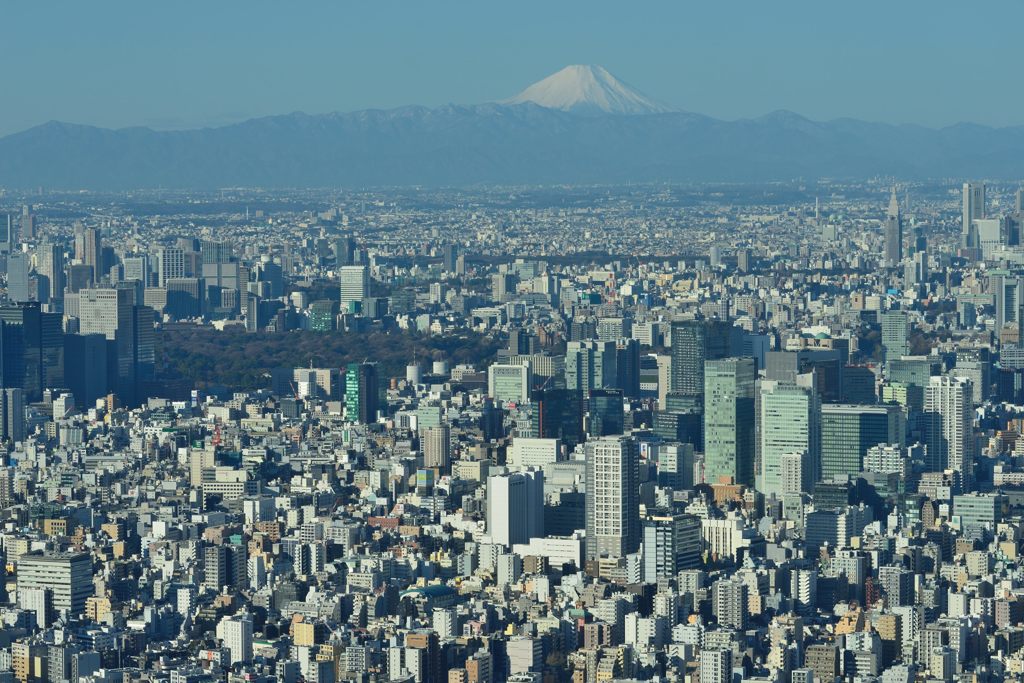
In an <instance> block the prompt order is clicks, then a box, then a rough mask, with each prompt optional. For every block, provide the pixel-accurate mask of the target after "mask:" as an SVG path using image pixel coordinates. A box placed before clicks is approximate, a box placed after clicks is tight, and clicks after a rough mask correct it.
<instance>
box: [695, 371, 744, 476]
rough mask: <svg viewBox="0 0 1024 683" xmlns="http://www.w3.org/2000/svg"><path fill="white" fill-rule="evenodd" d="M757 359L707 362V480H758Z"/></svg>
mask: <svg viewBox="0 0 1024 683" xmlns="http://www.w3.org/2000/svg"><path fill="white" fill-rule="evenodd" d="M754 381H755V371H754V359H753V358H722V359H719V360H709V361H707V362H706V363H705V364H704V382H703V385H704V481H706V482H708V483H716V482H718V481H719V479H720V478H721V477H730V478H731V479H732V480H733V481H734V482H736V483H739V484H748V485H752V484H753V483H754Z"/></svg>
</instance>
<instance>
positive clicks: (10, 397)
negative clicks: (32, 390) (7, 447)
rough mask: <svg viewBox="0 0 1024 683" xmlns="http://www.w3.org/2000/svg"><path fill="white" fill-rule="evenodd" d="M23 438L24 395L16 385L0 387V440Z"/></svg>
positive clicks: (10, 441)
mask: <svg viewBox="0 0 1024 683" xmlns="http://www.w3.org/2000/svg"><path fill="white" fill-rule="evenodd" d="M24 439H25V395H24V393H23V392H22V390H21V389H18V388H16V387H14V388H7V389H0V441H4V442H9V443H17V442H18V441H23V440H24Z"/></svg>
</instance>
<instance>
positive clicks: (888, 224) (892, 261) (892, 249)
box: [885, 187, 903, 268]
mask: <svg viewBox="0 0 1024 683" xmlns="http://www.w3.org/2000/svg"><path fill="white" fill-rule="evenodd" d="M902 260H903V216H902V214H901V213H900V202H899V200H898V199H897V198H896V188H895V187H893V188H892V196H891V197H890V198H889V210H888V212H887V213H886V216H885V264H886V265H887V266H889V267H890V268H891V267H894V266H896V265H898V264H899V263H900V261H902Z"/></svg>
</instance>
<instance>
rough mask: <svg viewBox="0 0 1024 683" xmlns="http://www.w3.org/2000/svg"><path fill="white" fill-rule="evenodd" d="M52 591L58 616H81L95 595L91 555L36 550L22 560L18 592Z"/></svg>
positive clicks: (20, 561)
mask: <svg viewBox="0 0 1024 683" xmlns="http://www.w3.org/2000/svg"><path fill="white" fill-rule="evenodd" d="M32 588H45V589H48V590H49V591H50V592H51V594H52V596H53V609H54V611H56V612H57V613H58V614H67V615H79V614H81V613H82V611H83V610H85V600H86V598H88V597H89V596H90V595H92V593H93V585H92V560H91V559H90V557H89V555H88V554H87V553H44V552H42V551H33V552H30V553H26V554H23V555H21V556H19V557H18V593H19V594H20V593H21V592H22V591H23V590H27V589H32Z"/></svg>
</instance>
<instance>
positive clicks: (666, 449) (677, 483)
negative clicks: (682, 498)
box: [658, 443, 694, 491]
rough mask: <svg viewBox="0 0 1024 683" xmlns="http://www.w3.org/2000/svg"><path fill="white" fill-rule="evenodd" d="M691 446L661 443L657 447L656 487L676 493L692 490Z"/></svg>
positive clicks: (692, 462)
mask: <svg viewBox="0 0 1024 683" xmlns="http://www.w3.org/2000/svg"><path fill="white" fill-rule="evenodd" d="M693 468H694V455H693V444H690V443H662V444H659V445H658V485H659V486H666V487H668V488H670V489H673V490H676V491H685V490H686V489H692V488H693V485H694V480H693Z"/></svg>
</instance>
